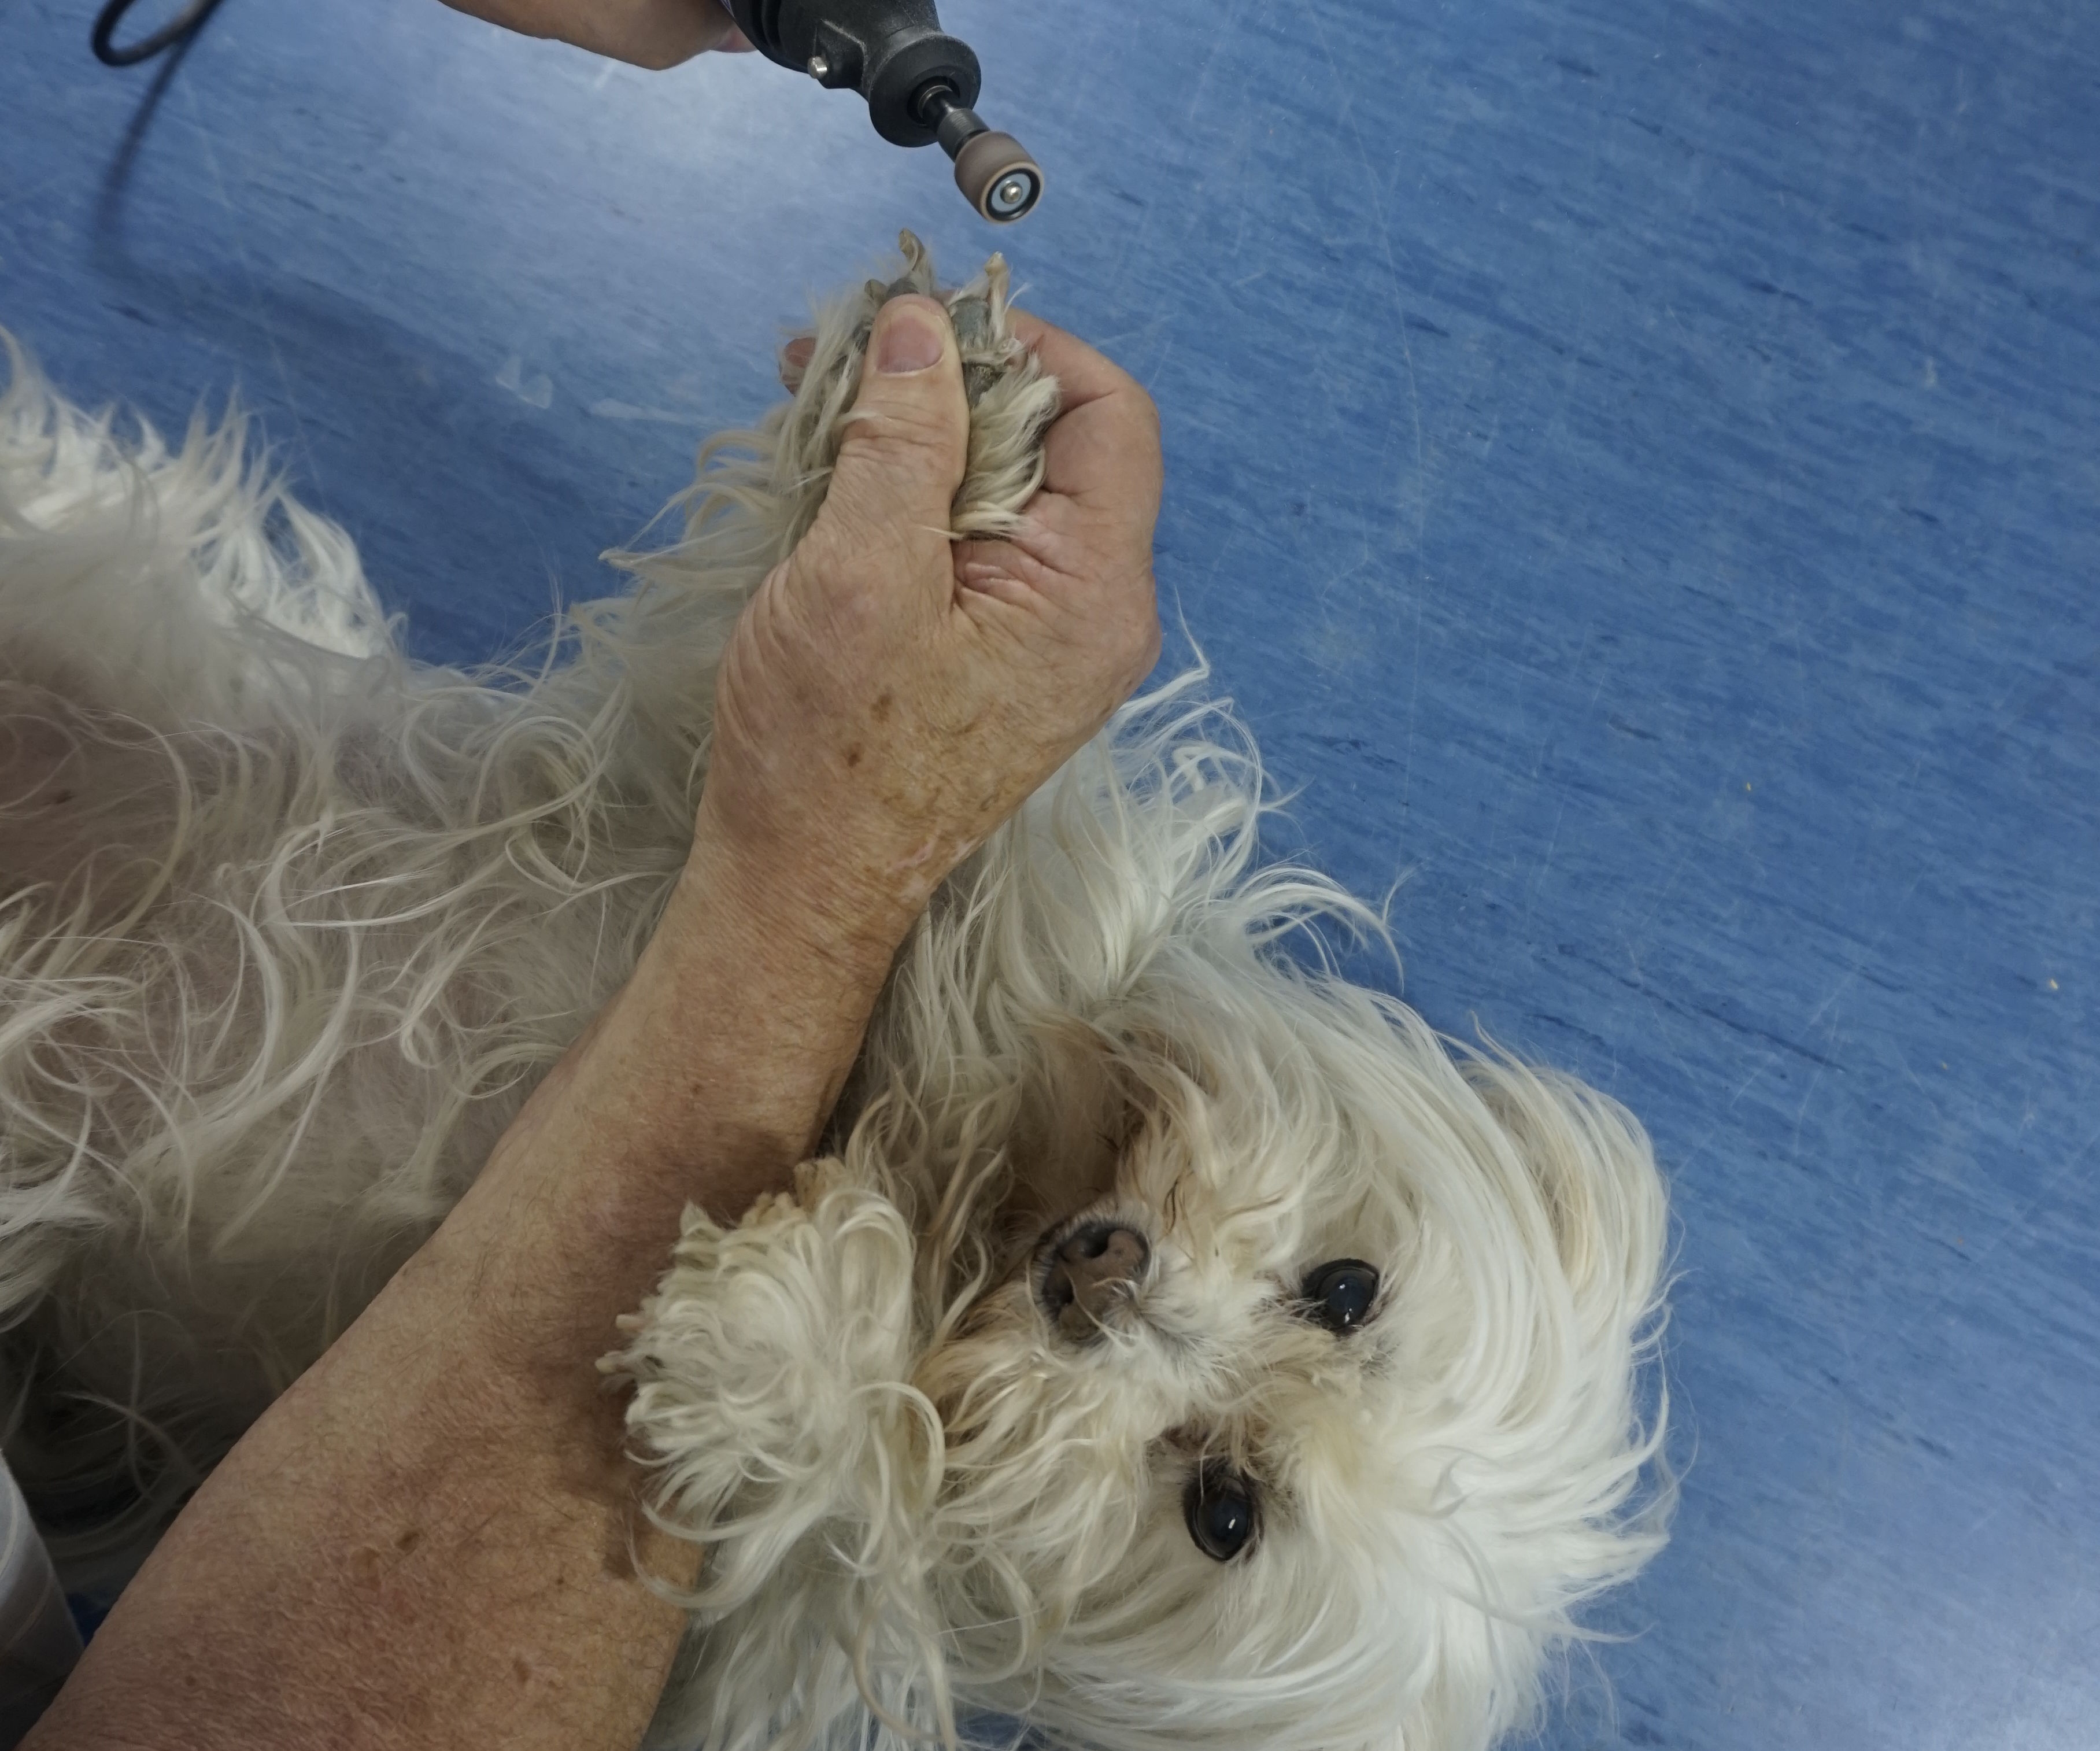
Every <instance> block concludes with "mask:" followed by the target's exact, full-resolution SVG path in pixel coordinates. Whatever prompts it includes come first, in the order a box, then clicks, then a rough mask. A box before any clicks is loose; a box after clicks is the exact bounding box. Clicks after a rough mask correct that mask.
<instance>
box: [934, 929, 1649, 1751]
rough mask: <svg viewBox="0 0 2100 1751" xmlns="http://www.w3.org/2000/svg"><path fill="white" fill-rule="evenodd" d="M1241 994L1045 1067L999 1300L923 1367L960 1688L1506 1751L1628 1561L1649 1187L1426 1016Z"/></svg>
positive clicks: (1082, 1734) (1165, 1004)
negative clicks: (1584, 1613) (1561, 1649)
mask: <svg viewBox="0 0 2100 1751" xmlns="http://www.w3.org/2000/svg"><path fill="white" fill-rule="evenodd" d="M1232 985H1233V989H1232V991H1231V993H1230V995H1229V999H1228V1000H1226V1001H1224V1003H1222V1005H1221V1003H1218V1002H1211V1003H1197V1002H1195V1001H1194V1000H1193V999H1195V998H1196V996H1197V995H1198V994H1196V993H1194V992H1191V991H1187V990H1184V991H1181V992H1179V993H1173V994H1171V995H1167V994H1159V995H1164V996H1165V1000H1164V1001H1148V1002H1147V1003H1146V1004H1145V1008H1147V1009H1149V1010H1150V1011H1152V1013H1151V1014H1150V1015H1149V1017H1146V1018H1145V1025H1142V1026H1139V1027H1136V1028H1132V1029H1130V1030H1127V1031H1125V1032H1124V1033H1123V1034H1121V1036H1120V1037H1119V1038H1110V1039H1104V1040H1102V1041H1101V1043H1100V1044H1099V1047H1098V1061H1097V1062H1096V1065H1094V1066H1093V1071H1092V1075H1091V1077H1090V1075H1089V1074H1088V1070H1087V1066H1086V1065H1085V1064H1084V1062H1083V1057H1082V1056H1081V1055H1076V1054H1074V1053H1072V1052H1061V1053H1052V1054H1049V1055H1047V1056H1046V1057H1045V1059H1044V1061H1043V1075H1042V1078H1041V1081H1042V1084H1043V1086H1042V1087H1040V1088H1039V1090H1038V1091H1037V1099H1036V1100H1035V1105H1036V1107H1037V1109H1038V1113H1037V1115H1036V1117H1035V1118H1034V1119H1032V1120H1031V1118H1030V1116H1029V1115H1028V1114H1027V1113H1026V1111H1024V1112H1023V1114H1021V1117H1020V1118H1019V1120H1018V1122H1017V1125H1016V1127H1015V1139H1014V1142H1013V1144H1012V1147H1013V1149H1014V1150H1015V1152H1016V1153H1017V1157H1018V1159H1017V1161H1016V1163H1015V1167H1016V1172H1015V1175H1014V1184H1015V1186H1016V1188H1017V1189H1016V1190H1015V1191H1014V1192H1013V1193H1011V1194H1010V1195H1009V1196H1008V1199H1007V1202H1006V1206H1005V1209H1004V1212H1003V1215H1002V1218H1001V1225H1002V1229H1003V1232H1004V1235H1005V1237H1006V1239H1005V1242H1004V1245H1003V1246H1001V1247H1000V1248H999V1250H998V1251H997V1253H996V1255H995V1259H996V1262H995V1265H994V1270H995V1274H996V1276H997V1277H998V1281H997V1282H996V1284H995V1286H993V1287H991V1288H990V1289H989V1290H986V1291H982V1292H980V1293H978V1294H977V1295H976V1296H975V1297H974V1299H972V1300H971V1301H970V1302H969V1303H968V1307H967V1309H966V1311H962V1312H960V1313H959V1314H957V1315H956V1316H955V1317H954V1318H953V1321H952V1324H951V1329H950V1330H947V1331H946V1332H945V1333H944V1334H942V1335H941V1336H940V1337H939V1338H938V1339H937V1341H936V1342H935V1343H934V1344H933V1346H932V1347H930V1348H929V1351H928V1352H927V1353H926V1354H925V1355H924V1357H923V1358H922V1360H921V1361H920V1365H919V1366H918V1369H917V1370H916V1374H915V1383H916V1384H917V1385H918V1386H919V1387H920V1388H921V1389H922V1390H923V1391H924V1392H925V1393H926V1394H927V1396H929V1399H930V1400H932V1402H933V1405H935V1406H937V1409H938V1411H939V1414H940V1417H941V1420H942V1427H943V1431H944V1436H945V1439H946V1484H945V1487H944V1489H943V1491H942V1496H941V1498H940V1501H939V1503H938V1506H937V1508H936V1509H935V1510H934V1511H933V1515H932V1516H931V1519H932V1526H931V1537H930V1547H931V1548H932V1549H933V1550H937V1551H938V1552H939V1553H941V1555H940V1557H939V1558H938V1559H937V1561H938V1564H939V1566H940V1567H941V1568H942V1572H943V1577H944V1578H943V1580H942V1583H941V1590H942V1595H943V1599H942V1618H943V1619H944V1621H945V1624H946V1632H947V1634H948V1635H949V1636H950V1637H951V1639H952V1643H953V1645H954V1646H955V1648H956V1649H957V1650H958V1651H959V1652H960V1656H961V1657H960V1658H958V1659H957V1660H956V1661H955V1665H956V1667H957V1674H958V1677H959V1678H960V1677H961V1676H962V1674H964V1673H965V1672H974V1673H975V1674H978V1675H979V1676H980V1677H981V1678H990V1677H992V1676H993V1675H994V1674H1010V1677H1000V1678H998V1679H997V1680H996V1681H995V1682H993V1683H988V1684H986V1683H979V1684H977V1685H976V1686H973V1688H975V1689H976V1690H977V1691H978V1693H979V1694H980V1695H982V1696H988V1697H989V1698H990V1700H994V1701H995V1703H996V1704H997V1705H999V1706H1002V1707H1007V1708H1012V1709H1017V1710H1020V1709H1025V1710H1026V1711H1027V1712H1028V1713H1030V1714H1031V1715H1032V1716H1033V1717H1034V1718H1036V1719H1037V1720H1039V1722H1043V1724H1045V1725H1047V1726H1048V1727H1051V1728H1052V1730H1053V1731H1061V1732H1062V1733H1065V1734H1068V1735H1070V1736H1072V1737H1074V1738H1075V1739H1079V1740H1085V1741H1088V1742H1092V1743H1096V1744H1114V1745H1118V1746H1136V1745H1145V1744H1160V1745H1166V1744H1188V1743H1190V1742H1191V1741H1193V1740H1202V1742H1204V1743H1206V1744H1221V1743H1222V1744H1247V1745H1253V1744H1261V1745H1266V1746H1304V1747H1308V1748H1311V1747H1316V1746H1317V1747H1326V1748H1330V1751H1332V1748H1338V1747H1343V1746H1349V1745H1358V1744H1364V1745H1370V1744H1393V1743H1395V1742H1396V1741H1397V1742H1398V1743H1401V1744H1405V1745H1406V1746H1408V1747H1409V1748H1410V1751H1412V1748H1414V1747H1415V1746H1417V1745H1422V1746H1429V1747H1435V1748H1438V1751H1445V1748H1448V1747H1456V1746H1463V1745H1471V1744H1476V1743H1477V1744H1485V1743H1488V1742H1489V1739H1490V1738H1491V1737H1492V1736H1493V1735H1494V1734H1496V1733H1498V1731H1500V1730H1501V1729H1502V1727H1506V1726H1507V1725H1508V1724H1510V1723H1511V1722H1514V1721H1515V1720H1516V1719H1518V1718H1520V1717H1521V1716H1522V1715H1523V1714H1524V1712H1525V1711H1526V1710H1527V1709H1529V1707H1530V1706H1531V1705H1532V1704H1533V1700H1534V1696H1535V1691H1534V1683H1535V1667H1536V1664H1537V1647H1538V1646H1539V1645H1540V1643H1542V1640H1543V1639H1546V1638H1547V1637H1549V1636H1550V1635H1551V1633H1552V1631H1553V1630H1554V1628H1555V1625H1558V1624H1559V1623H1560V1622H1561V1621H1563V1614H1564V1612H1565V1611H1566V1609H1567V1608H1568V1606H1569V1605H1570V1604H1571V1603H1573V1602H1574V1601H1575V1600H1576V1599H1578V1598H1580V1597H1581V1596H1582V1595H1583V1594H1586V1593H1587V1592H1589V1591H1590V1590H1594V1589H1595V1588H1596V1587H1597V1586H1600V1585H1602V1584H1604V1582H1605V1581H1608V1580H1609V1579H1612V1578H1616V1577H1617V1574H1618V1573H1619V1572H1621V1569H1622V1568H1626V1567H1628V1566H1630V1565H1631V1564H1633V1563H1634V1562H1636V1561H1638V1555H1637V1554H1636V1553H1635V1550H1633V1548H1632V1547H1631V1546H1628V1545H1627V1544H1626V1543H1625V1542H1623V1541H1621V1538H1620V1537H1618V1535H1617V1531H1616V1529H1615V1528H1613V1527H1612V1524H1611V1522H1612V1519H1613V1518H1614V1515H1615V1512H1616V1511H1617V1508H1618V1507H1619V1506H1620V1504H1621V1501H1622V1500H1623V1498H1624V1497H1625V1494H1626V1490H1627V1489H1628V1487H1629V1486H1630V1484H1631V1483H1632V1481H1633V1474H1634V1472H1635V1470H1637V1468H1638V1466H1639V1453H1638V1451H1637V1443H1636V1442H1635V1439H1634V1436H1633V1431H1634V1422H1635V1418H1634V1413H1633V1409H1632V1406H1631V1405H1630V1400H1629V1397H1628V1389H1629V1383H1630V1369H1631V1356H1630V1343H1631V1340H1632V1334H1633V1331H1634V1329H1635V1326H1636V1325H1638V1324H1639V1321H1640V1320H1641V1318H1642V1317H1643V1315H1644V1314H1645V1312H1646V1311H1647V1308H1648V1299H1649V1297H1650V1295H1652V1290H1653V1274H1652V1273H1653V1251H1654V1248H1653V1234H1652V1217H1653V1215H1654V1214H1655V1212H1654V1211H1652V1210H1649V1209H1647V1208H1645V1207H1642V1202H1641V1200H1642V1192H1643V1187H1644V1186H1645V1185H1646V1184H1648V1182H1649V1180H1652V1168H1650V1167H1648V1164H1647V1162H1646V1158H1645V1154H1644V1153H1643V1150H1642V1149H1640V1147H1639V1144H1638V1141H1637V1140H1636V1138H1635V1134H1633V1133H1631V1132H1630V1131H1626V1130H1625V1129H1624V1128H1618V1129H1617V1131H1616V1134H1615V1132H1614V1128H1613V1127H1612V1123H1611V1120H1612V1117H1613V1115H1612V1112H1611V1109H1608V1108H1607V1107H1605V1106H1604V1105H1602V1104H1600V1103H1595V1101H1594V1097H1592V1098H1591V1100H1590V1101H1589V1102H1588V1103H1587V1104H1586V1103H1585V1102H1584V1101H1583V1100H1581V1099H1579V1098H1575V1097H1573V1096H1571V1093H1570V1092H1569V1091H1568V1090H1567V1089H1566V1088H1564V1087H1561V1086H1560V1085H1555V1084H1550V1083H1545V1082H1542V1081H1539V1080H1537V1078H1533V1077H1530V1076H1529V1074H1526V1073H1524V1072H1522V1071H1520V1070H1515V1069H1514V1068H1513V1067H1511V1066H1507V1065H1502V1064H1500V1063H1498V1062H1495V1061H1483V1062H1481V1063H1479V1064H1476V1065H1473V1066H1472V1067H1471V1074H1470V1075H1469V1074H1467V1073H1466V1072H1464V1071H1462V1070H1461V1069H1460V1068H1459V1067H1458V1065H1455V1064H1454V1061H1452V1059H1451V1058H1450V1057H1449V1056H1448V1055H1447V1053H1446V1052H1445V1050H1444V1049H1443V1048H1442V1047H1441V1045H1440V1043H1438V1042H1437V1041H1436V1039H1434V1038H1433V1037H1432V1036H1431V1035H1430V1034H1428V1031H1427V1030H1426V1029H1425V1028H1423V1026H1422V1025H1421V1024H1420V1023H1419V1021H1417V1020H1415V1019H1414V1017H1411V1016H1410V1015H1409V1014H1407V1013H1406V1012H1405V1011H1402V1010H1400V1009H1399V1008H1397V1006H1390V1005H1384V1004H1381V1003H1378V1002H1377V1001H1375V1000H1374V999H1370V998H1369V997H1367V996H1365V995H1364V994H1362V993H1361V992H1349V991H1347V990H1345V989H1340V988H1326V989H1322V988H1321V987H1319V986H1317V985H1316V984H1315V983H1314V982H1312V981H1304V980H1301V979H1298V978H1295V977H1290V976H1286V975H1271V976H1269V977H1268V981H1267V982H1266V983H1265V984H1264V983H1262V982H1259V981H1254V980H1252V979H1251V978H1250V977H1248V976H1247V975H1246V973H1245V972H1244V970H1242V971H1240V972H1239V973H1237V976H1236V977H1234V979H1233V981H1232ZM1217 995H1219V996H1220V997H1221V998H1223V997H1224V996H1225V994H1224V993H1220V994H1217ZM1026 1104H1027V1103H1024V1106H1026ZM1075 1109H1076V1110H1077V1111H1078V1112H1079V1113H1080V1114H1084V1115H1086V1122H1085V1123H1084V1124H1083V1125H1082V1126H1074V1125H1073V1124H1072V1123H1071V1122H1070V1118H1069V1115H1070V1113H1071V1112H1073V1111H1074V1110H1075ZM1599 1121H1603V1123H1602V1124H1600V1123H1599ZM1031 1135H1032V1136H1033V1138H1034V1141H1033V1143H1032V1145H1031V1142H1030V1137H1031ZM1031 1155H1032V1156H1033V1158H1032V1159H1030V1156H1031ZM1061 1162H1062V1163H1065V1164H1067V1166H1066V1168H1065V1171H1060V1163H1061ZM1629 1197H1630V1198H1631V1199H1632V1200H1633V1203H1634V1206H1635V1207H1634V1208H1633V1209H1632V1210H1631V1211H1629V1209H1628V1206H1627V1200H1628V1198H1629ZM1059 1206H1061V1207H1059ZM1629 1214H1631V1215H1633V1216H1634V1217H1635V1218H1636V1219H1637V1220H1635V1224H1634V1225H1633V1227H1632V1228H1627V1226H1626V1218H1627V1216H1628V1215H1629Z"/></svg>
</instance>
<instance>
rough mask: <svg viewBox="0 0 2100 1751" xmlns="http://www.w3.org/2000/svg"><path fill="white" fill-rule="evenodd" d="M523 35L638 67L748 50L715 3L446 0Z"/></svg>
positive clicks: (675, 0)
mask: <svg viewBox="0 0 2100 1751" xmlns="http://www.w3.org/2000/svg"><path fill="white" fill-rule="evenodd" d="M445 4H446V5H448V6H449V7H452V9H453V10H454V11H459V12H465V13H468V14H470V15H472V16H473V17H475V18H481V19H486V20H488V22H489V23H490V24H501V26H502V27H503V28H504V29H505V30H514V31H516V32H518V33H519V34H520V35H521V36H527V37H553V38H554V40H555V41H556V42H567V43H573V44H574V45H575V46H576V47H577V48H580V49H589V51H591V52H592V53H593V55H607V56H609V57H611V59H612V60H616V61H628V62H630V63H632V64H633V65H635V66H637V67H647V68H658V69H660V68H666V67H676V66H677V65H678V64H679V63H680V62H682V61H689V60H691V59H692V58H693V57H694V56H695V55H698V54H700V53H702V52H703V51H705V50H708V49H748V48H749V47H750V46H751V45H750V44H749V43H748V42H745V41H744V40H743V33H741V32H740V31H739V30H738V29H737V28H736V26H735V24H733V23H732V22H731V21H730V15H729V11H728V8H727V7H724V6H722V5H721V4H720V3H719V0H445Z"/></svg>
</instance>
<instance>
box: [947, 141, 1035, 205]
mask: <svg viewBox="0 0 2100 1751" xmlns="http://www.w3.org/2000/svg"><path fill="white" fill-rule="evenodd" d="M955 187H958V188H960V190H962V192H963V198H964V200H965V201H968V202H969V204H970V205H972V206H973V207H975V208H976V209H977V211H978V212H980V213H982V214H983V215H984V216H985V217H986V218H988V219H990V221H991V222H992V223H994V224H995V225H1011V224H1012V223H1013V222H1014V221H1015V220H1016V219H1017V218H1026V216H1027V214H1028V213H1029V212H1030V210H1031V209H1032V208H1033V207H1034V206H1035V203H1036V202H1037V201H1039V200H1041V199H1042V198H1043V167H1042V166H1041V165H1039V164H1037V163H1036V161H1035V160H1034V159H1033V158H1031V157H1029V156H1028V148H1026V147H1025V146H1023V145H1022V144H1021V142H1020V141H1019V140H1017V139H1015V138H1014V137H1013V136H1012V135H1011V134H999V133H994V132H992V131H991V130H986V131H985V132H984V133H982V134H977V135H972V136H971V137H970V138H969V139H967V140H965V141H964V142H963V148H962V150H961V151H960V152H957V153H956V154H955Z"/></svg>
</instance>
